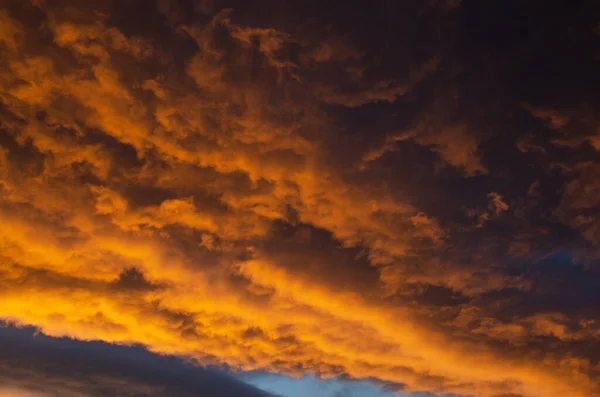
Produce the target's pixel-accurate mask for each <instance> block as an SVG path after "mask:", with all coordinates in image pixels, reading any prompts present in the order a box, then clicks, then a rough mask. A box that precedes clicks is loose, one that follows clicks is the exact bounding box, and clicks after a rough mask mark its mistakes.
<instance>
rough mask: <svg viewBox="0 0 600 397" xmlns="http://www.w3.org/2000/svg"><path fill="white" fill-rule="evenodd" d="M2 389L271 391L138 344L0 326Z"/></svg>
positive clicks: (95, 393)
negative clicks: (161, 354) (165, 355)
mask: <svg viewBox="0 0 600 397" xmlns="http://www.w3.org/2000/svg"><path fill="white" fill-rule="evenodd" d="M0 339H1V340H2V344H3V348H2V351H1V352H0V366H1V367H2V375H0V378H1V383H2V385H1V386H0V391H1V392H3V393H8V395H12V394H11V393H12V392H14V393H17V392H20V393H23V394H16V395H34V396H40V397H42V396H43V397H51V396H74V397H75V396H86V397H104V396H114V395H119V396H140V397H141V396H190V395H194V396H222V397H229V396H231V397H233V396H247V397H268V396H271V394H269V393H266V392H263V391H261V390H259V389H257V388H255V387H253V386H250V385H247V384H245V383H243V382H240V381H239V380H237V379H236V378H234V377H233V376H231V375H228V374H227V373H225V372H224V371H221V370H218V369H207V368H201V367H198V366H195V365H193V364H191V363H185V362H183V361H181V360H179V359H175V358H169V357H163V356H159V355H155V354H152V353H149V352H148V351H146V350H145V349H143V348H142V347H122V346H115V345H110V344H107V343H103V342H80V341H76V340H72V339H66V338H59V339H55V338H49V337H47V336H44V335H41V334H38V333H37V331H36V330H35V329H33V328H16V327H14V326H11V325H9V324H3V325H2V326H1V327H0Z"/></svg>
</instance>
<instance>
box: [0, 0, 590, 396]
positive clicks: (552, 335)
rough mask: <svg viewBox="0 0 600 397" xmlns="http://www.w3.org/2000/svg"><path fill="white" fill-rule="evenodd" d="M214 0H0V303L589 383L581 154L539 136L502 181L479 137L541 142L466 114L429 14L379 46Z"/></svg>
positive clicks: (184, 335) (110, 330) (304, 362)
mask: <svg viewBox="0 0 600 397" xmlns="http://www.w3.org/2000/svg"><path fill="white" fill-rule="evenodd" d="M209 3H211V4H212V3H213V2H199V3H198V4H202V5H196V6H193V7H192V6H190V7H191V9H189V10H188V9H187V8H186V7H187V5H184V4H183V3H182V4H178V3H177V2H173V3H172V4H171V2H168V1H166V2H165V1H162V2H158V3H157V4H158V6H157V5H155V4H149V3H148V5H147V8H148V10H145V11H144V12H145V13H146V12H147V15H146V14H144V17H143V18H142V21H141V22H140V23H139V24H136V23H131V24H128V23H125V22H124V20H127V16H126V14H127V12H129V11H128V9H127V6H126V5H119V4H117V2H113V1H106V2H99V3H98V4H97V5H92V4H84V3H83V2H78V1H73V2H68V1H60V2H57V3H56V4H53V2H48V1H33V2H31V3H29V2H22V3H21V2H16V1H3V2H1V3H0V4H2V11H1V13H0V51H1V53H2V56H1V59H2V60H1V61H0V64H1V71H0V117H1V125H0V127H1V128H0V224H1V225H2V227H1V228H0V319H3V320H9V321H12V322H14V323H16V324H18V325H19V326H25V325H32V326H35V327H38V328H39V330H41V332H43V333H44V334H46V335H50V336H54V337H63V336H67V337H70V338H74V339H78V340H83V341H91V340H101V341H105V342H108V343H111V344H120V345H134V344H141V345H143V346H145V347H146V348H147V349H149V350H150V351H152V352H156V353H160V354H171V355H176V356H180V357H186V358H191V359H194V360H196V361H197V362H198V363H200V364H203V365H210V364H217V365H227V366H229V367H230V368H232V369H235V370H244V371H246V370H247V371H250V370H266V371H272V372H281V373H285V374H291V375H301V374H305V373H316V374H319V375H321V376H324V377H333V376H341V375H343V376H349V377H351V378H357V379H363V378H368V379H373V380H377V381H380V382H389V383H390V384H391V385H393V387H395V388H396V390H398V391H400V390H402V391H403V392H404V393H419V392H424V393H433V394H434V395H447V394H451V393H453V395H459V396H463V395H464V396H467V395H468V396H477V397H501V396H502V397H507V396H511V397H512V396H521V397H538V396H544V397H564V396H570V397H584V396H585V397H588V396H593V395H597V394H598V390H599V389H598V388H599V387H600V385H599V384H598V379H599V378H598V375H599V374H600V369H599V368H600V367H598V356H597V354H595V353H593V352H591V351H589V350H588V351H586V349H585V348H582V346H593V345H595V344H596V343H598V339H599V338H600V328H599V326H600V323H598V321H600V316H598V313H597V311H594V302H596V303H597V298H598V295H597V293H594V292H593V291H594V288H595V287H594V286H596V285H597V283H596V284H594V283H595V282H596V281H597V280H598V278H596V277H597V270H596V267H595V266H596V265H595V264H596V262H595V261H596V257H597V248H596V243H597V241H596V240H597V239H596V238H595V237H597V236H596V234H595V232H594V231H595V230H597V224H596V221H595V218H594V217H593V216H594V215H593V209H595V208H596V206H597V204H598V203H599V202H600V200H599V199H598V198H597V197H596V196H597V192H598V189H596V185H597V184H595V183H594V182H593V181H591V179H590V178H587V176H586V175H587V174H586V171H584V170H589V169H592V168H594V167H595V168H597V163H594V162H592V161H591V160H590V161H587V162H584V164H585V165H583V163H582V164H575V165H571V164H566V160H561V159H559V160H549V159H548V158H547V157H544V158H541V159H540V160H539V165H536V166H535V167H538V168H539V169H538V168H535V167H534V166H532V167H531V168H532V169H533V171H531V170H530V171H527V172H524V173H525V174H526V175H521V176H518V175H516V174H515V175H513V176H514V178H515V180H517V179H518V181H517V182H515V183H514V185H510V183H509V182H507V179H506V178H507V175H508V174H510V173H511V172H513V171H514V170H513V169H512V168H510V167H509V166H504V165H503V164H504V163H502V162H499V160H498V158H499V156H500V155H498V156H496V155H495V154H489V153H488V152H484V149H485V150H492V149H490V148H488V147H487V146H485V145H488V144H489V145H492V146H493V145H494V144H495V145H496V146H495V147H498V148H500V149H502V150H505V149H506V150H511V152H510V153H511V154H510V156H513V157H515V156H533V155H532V154H531V153H530V152H529V151H528V150H527V149H523V148H525V146H523V145H521V146H519V148H520V149H523V150H517V148H516V147H517V144H518V143H515V144H514V145H512V144H504V143H502V144H499V143H494V142H496V141H495V139H496V140H498V139H500V138H497V137H496V135H494V134H495V132H494V130H493V128H492V127H490V128H489V130H486V131H482V132H478V130H477V128H479V127H481V125H483V123H482V121H481V120H480V119H478V118H477V117H476V116H473V119H468V120H467V119H466V118H467V116H464V117H465V120H456V118H457V117H458V116H456V115H457V114H462V113H461V112H464V110H461V109H459V105H457V104H456V101H458V99H456V98H458V94H456V95H455V94H454V91H455V90H457V88H456V85H458V84H459V83H458V82H457V81H458V80H453V79H454V78H455V76H454V75H453V74H452V73H450V74H449V75H447V73H448V71H447V69H446V68H447V65H448V64H447V62H451V59H452V58H451V57H450V56H449V55H444V54H445V52H444V51H445V50H444V46H448V45H450V44H448V43H446V42H445V41H444V40H442V39H439V40H441V43H440V44H439V45H440V46H441V49H438V50H436V51H431V53H430V54H429V55H428V56H427V57H423V55H422V54H420V55H419V56H417V54H416V53H415V54H412V52H411V51H413V49H412V47H411V45H409V44H406V43H404V42H400V43H398V44H397V45H398V51H405V52H406V55H402V56H401V55H398V58H397V59H396V58H393V59H392V58H391V57H392V55H391V54H389V53H387V52H385V51H387V50H386V49H385V48H386V47H385V46H382V47H381V48H379V47H377V48H375V47H369V44H366V42H365V40H367V39H366V38H365V39H364V40H358V39H356V36H355V35H354V34H353V33H351V32H350V31H348V32H344V30H343V29H349V28H348V27H347V26H346V25H344V24H343V23H341V24H340V25H339V26H338V25H336V24H333V25H331V26H330V27H329V28H323V29H322V28H320V27H314V26H312V25H310V23H309V21H310V18H309V15H305V14H302V13H301V15H298V16H297V18H298V19H297V20H292V19H293V18H294V17H295V16H294V15H295V11H294V12H291V11H290V12H289V18H288V19H289V20H286V21H287V22H285V23H284V22H277V20H276V19H277V18H274V20H271V19H272V18H271V17H267V16H266V15H267V14H268V13H266V14H265V15H264V18H263V16H261V15H257V14H255V13H253V12H252V11H251V10H248V9H246V7H247V6H243V5H239V4H237V6H238V7H240V8H243V9H246V12H247V14H244V13H243V12H242V11H237V10H236V7H234V6H233V5H232V6H231V7H222V8H220V7H217V6H216V5H215V4H212V6H211V4H209ZM233 3H235V2H233ZM269 4H270V3H269ZM446 6H447V5H444V6H442V5H437V6H431V7H432V9H431V10H429V11H427V13H428V15H429V14H432V15H433V14H435V15H438V17H439V18H454V17H452V15H454V14H453V13H454V12H457V11H456V8H455V7H451V8H448V7H446ZM274 7H275V6H274ZM290 7H291V6H290ZM188 12H189V13H191V14H190V15H192V14H193V15H194V17H193V18H191V17H189V16H188V15H187V14H188ZM273 12H275V11H273ZM302 12H305V11H302ZM306 12H308V11H306ZM253 15H254V17H253ZM269 15H270V14H269ZM285 15H288V13H286V14H285ZM124 18H125V19H124ZM144 18H146V19H144ZM253 18H255V19H256V20H253ZM332 18H333V17H332ZM340 18H343V16H340ZM344 18H345V17H344ZM405 18H406V17H405ZM423 18H425V17H423ZM157 21H159V22H157ZM422 23H423V24H425V25H427V24H428V23H430V22H428V20H427V21H423V22H422ZM340 26H341V27H340ZM336 29H341V30H340V31H339V32H336V31H335V30H336ZM415 29H416V28H415ZM417 30H418V29H417ZM378 34H379V33H377V34H376V33H373V35H375V36H377V35H378ZM390 34H391V33H390ZM323 35H327V37H329V38H328V39H327V40H325V41H323V37H322V36H323ZM365 37H370V36H369V35H366V36H365ZM377 37H379V36H377ZM353 39H354V40H353ZM369 40H370V38H369ZM377 49H380V50H381V51H384V52H383V55H381V56H379V55H373V52H375V51H376V50H377ZM386 57H390V61H389V62H391V64H392V65H391V66H390V65H385V64H383V63H384V62H382V61H381V59H386ZM446 57H450V60H446ZM445 65H446V66H445ZM390 68H392V69H394V68H395V69H394V71H390ZM402 68H404V69H402ZM402 70H405V72H402ZM448 70H449V69H448ZM391 73H397V75H392V74H391ZM474 78H475V77H474ZM456 79H458V78H456ZM432 86H435V87H437V88H436V89H432V88H431V87H432ZM430 91H431V92H434V94H432V93H431V92H430ZM465 92H466V93H465V94H464V95H468V94H469V92H470V91H468V89H466V88H465ZM428 95H434V96H436V99H435V100H430V99H431V98H429V97H428ZM405 97H406V99H402V101H404V102H402V101H400V99H399V98H405ZM421 97H423V98H425V99H421ZM410 101H414V103H416V105H412V104H409V102H410ZM430 102H431V105H421V103H430ZM515 103H517V105H516V106H517V107H518V108H519V109H521V111H522V115H523V117H526V116H527V117H530V119H531V120H533V121H531V123H534V122H539V120H538V118H539V117H541V116H539V115H538V113H539V112H537V113H536V112H534V111H528V110H527V109H530V110H531V109H534V107H533V106H529V107H528V108H527V109H523V106H522V104H521V103H518V101H515ZM403 106H406V109H408V110H410V109H413V108H411V106H415V107H416V106H423V109H421V110H419V112H416V111H414V113H415V114H418V116H414V120H413V121H411V122H410V123H409V122H404V124H402V122H400V121H398V120H397V119H396V117H400V116H397V115H405V114H407V112H408V110H406V109H405V108H403ZM461 106H464V105H461ZM472 106H475V105H472ZM484 106H488V104H481V108H480V110H478V112H480V113H484V112H485V111H486V109H487V108H485V109H484ZM392 107H397V108H394V109H395V110H392ZM380 108H381V109H384V110H382V111H381V112H382V113H377V112H380V111H379V110H376V109H380ZM489 109H491V110H489V112H490V113H493V112H496V111H497V105H496V104H489ZM411 111H412V110H411ZM348 112H354V113H348ZM361 112H364V113H361ZM369 112H373V114H375V116H373V114H371V113H369ZM384 112H385V113H384ZM387 112H389V114H391V115H393V116H389V118H388V119H385V117H388V116H383V115H384V114H386V115H387ZM474 113H475V112H474ZM544 114H545V113H544ZM552 114H554V113H552ZM353 115H358V116H353ZM353 117H356V120H358V121H356V120H355V119H353ZM361 117H362V118H363V119H364V120H370V123H371V124H369V125H364V123H363V124H361V123H362V121H360V120H363V119H361ZM402 117H408V116H402ZM519 117H520V116H519ZM378 119H380V120H384V119H385V120H386V121H381V122H378V121H377V120H378ZM386 123H387V124H386ZM569 123H570V121H568V122H565V123H561V124H560V126H554V125H552V126H548V125H546V124H544V123H540V125H544V126H543V128H552V129H553V131H554V133H556V134H560V133H562V132H561V131H563V130H566V129H568V128H569V127H570V124H569ZM555 127H556V128H555ZM354 128H363V129H366V130H365V131H359V132H355V131H354V130H353V129H354ZM369 128H372V130H373V131H372V134H370V132H369V131H368V129H369ZM540 128H542V127H540ZM573 128H574V131H576V132H577V133H581V134H583V133H582V132H579V131H582V128H583V127H581V128H580V127H578V126H576V127H573ZM558 130H560V131H558ZM399 131H400V132H399ZM531 139H533V138H531ZM531 139H530V141H531ZM536 139H537V138H536ZM590 139H591V138H590ZM584 141H585V139H582V140H581V142H584ZM489 142H492V143H489ZM515 142H516V140H515ZM556 142H558V140H556V139H555V140H552V139H550V138H548V139H547V141H545V142H542V143H540V145H542V144H543V145H546V149H544V150H545V151H546V152H547V153H550V154H546V155H547V156H550V155H551V154H552V153H551V152H552V150H559V149H557V147H558V146H557V145H556ZM502 145H504V146H502ZM527 148H529V146H527ZM500 149H498V150H500ZM588 149H589V150H590V151H591V150H595V149H592V148H588ZM494 150H495V149H494ZM512 150H514V151H512ZM560 150H565V149H564V147H562V149H560ZM586 150H587V149H586ZM582 153H583V151H582ZM585 153H587V152H585ZM507 156H508V155H507ZM581 156H584V154H581ZM507 158H508V157H507ZM515 158H516V157H515ZM582 158H583V157H582ZM511 161H512V160H511ZM515 161H517V160H515ZM518 161H521V160H518ZM523 161H525V160H523ZM532 161H533V160H532ZM536 161H537V160H536ZM560 161H563V163H560ZM582 161H583V160H582ZM551 162H555V163H552V164H551ZM536 164H538V163H536ZM559 167H562V168H561V169H562V170H565V174H564V175H563V176H561V177H564V178H571V179H570V182H565V183H566V185H565V186H567V187H566V189H564V191H561V192H562V193H561V194H563V196H562V197H559V198H558V199H556V200H555V202H554V204H552V205H554V207H550V204H549V203H548V202H547V201H545V199H544V195H543V194H542V193H540V189H541V187H540V186H543V187H544V188H547V185H544V183H546V182H543V181H542V182H540V180H542V178H544V177H548V178H550V177H552V178H554V177H555V176H549V175H550V173H552V172H554V171H553V170H555V169H558V168H559ZM534 168H535V169H534ZM595 168H594V169H595ZM534 172H538V174H535V175H533V173H534ZM561 175H562V174H561ZM565 175H566V176H565ZM519 178H521V179H519ZM528 178H529V179H528ZM575 186H582V187H583V188H584V189H585V190H586V191H589V192H591V193H590V194H589V195H588V196H586V198H585V199H583V198H581V197H579V198H578V196H577V194H576V193H575V192H574V190H575ZM511 189H514V190H511ZM582 200H583V201H582ZM567 229H568V231H566V230H567ZM579 234H581V236H579ZM557 239H558V240H557ZM561 239H562V240H561ZM555 241H565V244H564V247H561V248H559V249H556V248H554V247H552V244H554V242H555ZM561 255H563V256H561ZM565 258H566V259H565ZM559 260H561V261H563V262H564V261H567V262H569V263H570V265H569V266H572V268H569V269H568V270H564V269H563V268H559V267H557V266H558V265H554V264H553V263H554V262H552V261H559ZM575 262H577V263H578V264H583V265H582V266H579V265H577V266H576V265H575ZM543 266H547V270H544V268H543ZM561 269H562V270H561ZM549 272H550V273H549ZM552 272H553V273H552ZM561 272H562V273H561ZM585 272H589V273H588V276H586V274H585ZM548 274H550V275H548ZM561 277H564V278H565V279H568V280H571V281H572V282H574V283H581V286H582V287H581V291H587V292H585V293H581V294H580V293H579V292H578V291H577V290H576V289H574V288H571V287H568V288H567V287H565V288H567V289H565V291H564V292H561V291H557V290H556V289H555V288H556V286H557V285H558V286H560V285H562V284H560V281H559V280H560V279H561ZM594 280H595V281H594ZM586 294H587V295H586ZM10 390H12V389H0V395H7V396H13V395H14V396H18V395H20V394H18V393H19V390H18V389H15V391H14V392H13V391H10ZM3 393H4V394H3ZM11 393H12V394H11ZM28 395H30V394H28Z"/></svg>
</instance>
